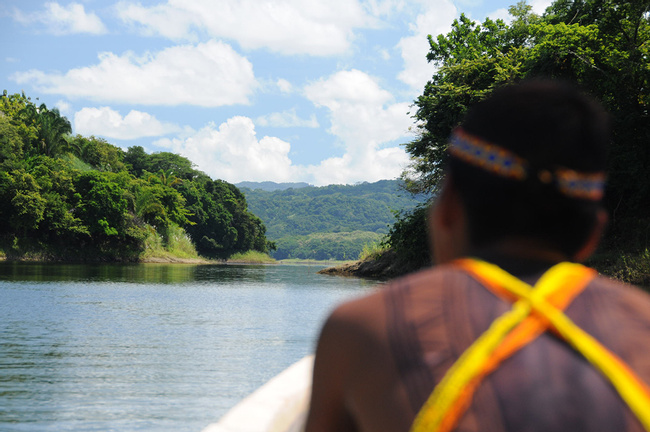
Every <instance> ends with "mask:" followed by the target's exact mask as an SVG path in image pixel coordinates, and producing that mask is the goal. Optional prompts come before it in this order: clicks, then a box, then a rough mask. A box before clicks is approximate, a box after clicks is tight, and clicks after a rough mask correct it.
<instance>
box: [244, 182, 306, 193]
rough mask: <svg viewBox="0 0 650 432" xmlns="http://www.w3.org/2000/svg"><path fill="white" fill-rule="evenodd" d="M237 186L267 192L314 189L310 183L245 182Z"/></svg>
mask: <svg viewBox="0 0 650 432" xmlns="http://www.w3.org/2000/svg"><path fill="white" fill-rule="evenodd" d="M235 186H237V187H238V188H240V189H241V188H247V189H251V190H256V189H260V190H263V191H266V192H274V191H277V190H286V189H300V188H305V187H313V186H312V185H310V184H309V183H304V182H297V183H275V182H272V181H264V182H252V181H243V182H239V183H236V184H235Z"/></svg>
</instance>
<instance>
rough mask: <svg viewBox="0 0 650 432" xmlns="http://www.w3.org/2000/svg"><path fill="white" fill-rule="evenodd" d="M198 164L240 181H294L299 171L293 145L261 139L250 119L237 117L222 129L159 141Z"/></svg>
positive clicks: (207, 128)
mask: <svg viewBox="0 0 650 432" xmlns="http://www.w3.org/2000/svg"><path fill="white" fill-rule="evenodd" d="M155 144H156V145H158V146H161V147H165V148H169V149H170V150H171V151H173V152H176V153H180V154H181V155H183V156H185V157H187V158H188V159H190V160H191V161H192V162H194V163H195V164H196V165H197V167H198V168H199V169H200V170H201V171H203V172H205V173H207V174H208V175H210V176H211V177H213V178H218V179H224V180H227V181H229V182H233V183H237V182H240V181H267V180H269V181H276V182H286V181H294V179H295V178H296V177H297V172H298V168H297V167H294V166H293V165H292V163H291V160H290V159H289V151H290V149H291V145H290V144H289V143H287V142H285V141H282V140H281V139H279V138H275V137H268V136H265V137H264V138H262V139H258V138H257V136H256V132H255V125H254V124H253V121H252V120H251V119H250V118H248V117H241V116H238V117H233V118H231V119H229V120H228V121H226V122H225V123H222V124H221V125H220V126H219V127H218V128H217V127H216V126H215V125H214V124H209V125H207V126H205V127H204V128H202V129H201V130H199V131H197V132H196V133H194V134H192V135H191V136H187V137H183V138H175V139H162V140H158V141H157V142H156V143H155Z"/></svg>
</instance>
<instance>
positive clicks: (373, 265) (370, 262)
mask: <svg viewBox="0 0 650 432" xmlns="http://www.w3.org/2000/svg"><path fill="white" fill-rule="evenodd" d="M585 264H586V265H588V266H589V267H592V268H594V269H595V270H597V271H598V273H600V274H601V275H603V276H607V277H610V278H612V279H616V280H619V281H621V282H626V283H629V284H632V285H636V286H640V287H643V288H644V289H646V290H648V291H650V251H648V250H646V251H644V252H642V253H638V254H629V253H615V252H611V251H610V252H600V253H597V254H595V255H594V256H593V257H591V258H590V259H589V260H587V262H586V263H585ZM416 270H417V268H412V267H410V266H409V265H408V263H404V262H400V260H399V259H398V257H397V255H396V254H395V252H394V251H392V250H388V251H386V252H384V253H382V254H381V255H378V256H372V257H370V258H368V259H365V260H361V261H356V262H352V263H347V264H343V265H338V266H333V267H328V268H325V269H323V270H321V271H319V272H318V273H320V274H327V275H333V276H345V277H362V278H371V279H382V280H385V279H392V278H396V277H399V276H403V275H405V274H407V273H410V272H412V271H416Z"/></svg>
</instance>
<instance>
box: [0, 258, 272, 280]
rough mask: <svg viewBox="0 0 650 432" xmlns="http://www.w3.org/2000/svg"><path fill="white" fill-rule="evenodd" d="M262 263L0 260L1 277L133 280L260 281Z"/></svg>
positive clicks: (16, 278)
mask: <svg viewBox="0 0 650 432" xmlns="http://www.w3.org/2000/svg"><path fill="white" fill-rule="evenodd" d="M265 267H268V266H263V265H258V266H256V265H226V264H198V265H192V264H154V263H146V264H90V265H89V264H53V263H45V264H43V263H25V262H0V280H11V281H28V282H57V281H77V282H107V281H110V282H135V283H161V284H182V283H186V282H196V281H214V280H219V281H224V282H236V281H249V282H253V281H256V282H263V281H264V280H265V279H266V276H267V272H266V269H265Z"/></svg>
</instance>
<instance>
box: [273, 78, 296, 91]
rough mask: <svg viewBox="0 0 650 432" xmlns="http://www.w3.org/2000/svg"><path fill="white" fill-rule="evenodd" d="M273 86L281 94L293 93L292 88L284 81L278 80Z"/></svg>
mask: <svg viewBox="0 0 650 432" xmlns="http://www.w3.org/2000/svg"><path fill="white" fill-rule="evenodd" d="M275 84H276V85H277V86H278V88H279V89H280V91H281V92H282V93H291V92H292V91H293V86H292V85H291V83H290V82H289V81H287V80H286V79H283V78H280V79H279V80H278V81H277V82H276V83H275Z"/></svg>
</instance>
